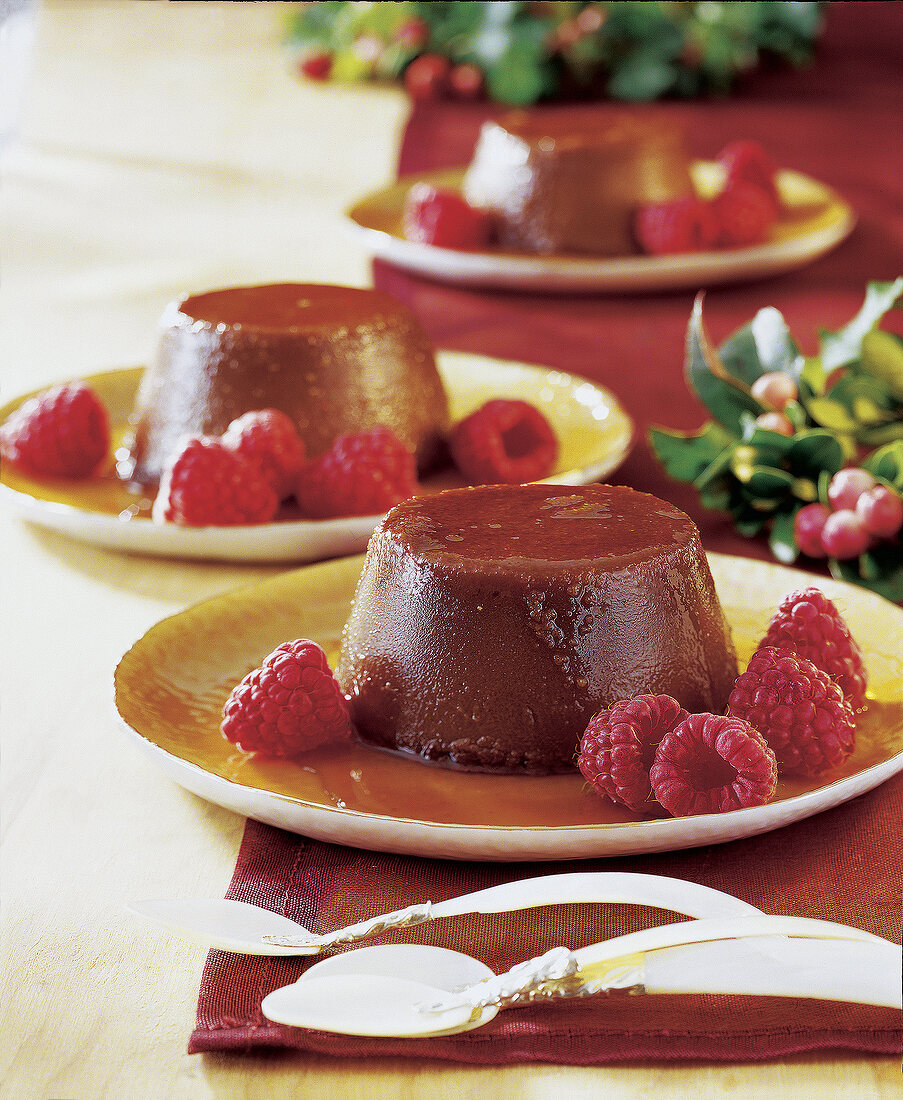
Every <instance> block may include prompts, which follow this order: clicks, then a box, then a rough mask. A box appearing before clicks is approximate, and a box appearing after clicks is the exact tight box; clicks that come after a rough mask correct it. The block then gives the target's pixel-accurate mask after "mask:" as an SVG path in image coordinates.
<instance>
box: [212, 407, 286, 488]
mask: <svg viewBox="0 0 903 1100" xmlns="http://www.w3.org/2000/svg"><path fill="white" fill-rule="evenodd" d="M222 439H223V443H224V444H225V445H226V446H227V447H229V448H230V449H231V450H233V451H235V452H236V453H238V454H240V455H243V456H244V457H245V458H247V459H249V460H250V461H251V462H254V463H256V464H257V466H258V468H259V469H260V471H261V473H262V474H263V475H264V477H265V478H266V479H267V481H269V483H270V484H271V485H272V486H273V490H274V492H275V493H276V496H277V498H278V499H279V500H284V499H285V497H287V496H291V494H292V493H293V492H294V491H295V485H296V484H297V481H298V475H299V474H300V473H301V467H302V466H303V465H304V458H305V454H304V443H303V442H302V440H301V437H300V436H299V435H298V431H297V429H296V428H295V424H294V421H293V420H292V419H291V417H290V416H287V415H286V414H285V413H284V412H281V411H280V410H279V409H255V410H253V411H251V412H246V413H245V414H244V415H243V416H239V417H238V418H237V419H236V420H233V421H232V423H231V424H230V425H229V427H228V428H227V429H226V431H225V433H224V435H223V437H222Z"/></svg>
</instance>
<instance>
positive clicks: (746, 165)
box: [718, 139, 781, 215]
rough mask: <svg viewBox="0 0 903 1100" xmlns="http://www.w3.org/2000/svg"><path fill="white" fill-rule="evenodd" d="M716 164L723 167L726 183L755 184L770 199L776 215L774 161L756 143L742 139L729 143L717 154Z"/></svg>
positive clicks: (776, 198) (778, 204)
mask: <svg viewBox="0 0 903 1100" xmlns="http://www.w3.org/2000/svg"><path fill="white" fill-rule="evenodd" d="M718 162H719V164H721V165H722V166H723V167H724V173H725V182H726V183H735V182H736V181H738V180H741V181H743V182H744V183H752V184H755V186H756V187H758V188H759V189H760V190H761V191H764V192H765V194H766V195H768V197H769V198H770V199H771V202H772V206H773V209H774V212H775V215H777V212H778V211H779V210H780V208H781V199H780V196H779V195H778V189H777V185H776V183H775V174H776V172H777V169H776V168H775V165H774V161H773V160H772V159H771V157H770V156H769V155H768V153H766V152H765V150H764V148H763V147H762V146H761V145H760V144H759V142H758V141H750V140H748V139H743V140H740V141H732V142H730V144H728V145H725V147H724V148H723V149H722V150H721V152H720V153H719V154H718Z"/></svg>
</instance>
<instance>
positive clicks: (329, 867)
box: [189, 3, 903, 1064]
mask: <svg viewBox="0 0 903 1100" xmlns="http://www.w3.org/2000/svg"><path fill="white" fill-rule="evenodd" d="M828 18H829V26H828V31H827V33H826V35H825V37H824V39H823V40H822V42H821V44H820V47H819V51H818V63H817V65H816V66H815V67H814V68H813V69H812V70H810V71H808V72H789V73H788V72H766V73H761V74H758V75H757V76H756V77H755V78H754V80H751V81H750V83H749V85H748V86H747V87H745V88H742V89H740V91H739V92H738V94H737V95H736V96H735V97H732V98H731V99H729V100H725V101H721V102H706V101H697V102H692V103H686V104H684V103H681V104H671V103H669V104H660V105H656V107H655V108H654V109H655V110H657V111H660V112H662V113H663V114H667V115H669V116H670V117H672V118H673V119H674V120H675V122H679V123H680V124H682V125H684V126H685V127H686V130H687V133H688V136H689V139H690V142H691V151H692V152H693V154H694V155H696V156H699V157H711V156H713V155H714V154H716V153H717V152H718V150H719V149H720V148H721V147H722V146H723V145H725V144H726V143H727V142H728V141H729V140H731V139H733V138H737V137H748V138H755V139H757V140H760V141H761V142H762V143H763V144H764V145H765V146H766V148H767V149H768V150H769V151H770V152H771V154H772V156H773V157H774V159H775V160H776V162H777V163H778V164H779V165H781V166H783V167H787V168H793V169H796V170H798V171H801V172H804V173H806V174H808V175H811V176H814V177H815V178H817V179H819V180H822V181H823V182H825V183H828V184H830V185H831V186H833V187H834V188H836V189H837V190H838V191H839V192H840V193H841V194H842V195H843V196H844V197H845V198H846V199H847V201H848V202H850V203H851V204H852V205H853V207H854V208H855V209H856V210H857V212H858V215H859V223H858V225H857V227H856V229H855V231H854V233H853V235H852V236H851V238H850V239H849V240H848V241H847V242H845V243H844V244H843V245H841V246H840V247H839V248H838V249H837V250H836V251H835V252H833V253H832V254H830V255H829V256H827V257H825V258H823V259H821V260H819V261H818V262H817V263H815V264H813V265H811V266H810V267H807V268H804V269H802V270H800V271H798V272H795V273H792V274H788V275H784V276H782V277H780V278H775V279H771V280H768V281H761V282H751V283H748V284H738V285H734V286H729V287H717V288H713V289H712V290H711V291H710V292H709V293H708V296H707V300H706V316H707V323H708V326H709V330H710V333H711V335H712V337H713V339H714V340H715V341H716V342H720V341H721V340H722V339H723V338H725V337H726V336H727V335H728V334H729V333H730V332H732V331H733V330H734V329H735V328H737V327H738V326H739V325H741V324H743V323H744V322H745V321H747V320H749V319H750V318H751V317H752V316H753V315H754V314H755V313H756V311H757V310H758V309H760V308H761V307H763V306H769V305H770V306H776V307H777V308H778V309H780V310H781V312H782V313H783V314H784V316H785V317H786V319H787V321H788V323H789V325H790V328H791V331H792V332H793V333H794V335H795V336H796V337H797V339H798V340H799V341H800V342H801V344H802V345H803V350H804V351H813V350H814V349H815V339H816V332H817V329H818V328H819V327H827V328H833V327H837V326H839V325H841V324H842V323H844V322H845V321H846V320H848V319H849V318H850V317H851V316H852V315H853V314H854V313H855V312H856V310H857V308H858V306H859V304H860V302H861V300H862V296H863V293H864V289H865V284H866V283H867V282H868V281H869V280H872V279H883V280H889V279H892V278H894V277H896V276H897V275H899V274H900V273H901V271H903V148H901V132H900V119H901V118H903V93H901V82H900V74H901V73H903V5H899V4H884V3H878V4H868V5H857V4H842V5H835V6H833V7H831V8H830V9H829V15H828ZM546 109H549V110H553V109H554V108H546ZM585 109H586V110H588V111H596V112H599V113H604V112H606V111H608V110H611V109H613V108H612V107H610V106H609V105H592V106H587V107H586V108H585ZM615 109H616V108H615ZM491 113H492V109H491V108H490V107H488V106H486V105H479V106H462V105H453V104H431V105H421V106H419V107H417V108H416V109H415V110H414V112H413V114H412V117H411V119H410V122H409V125H408V128H407V131H406V134H405V139H404V144H403V148H402V154H401V162H400V167H399V171H400V173H401V174H407V173H411V172H416V171H424V170H428V169H432V168H438V167H444V166H453V165H460V164H464V163H466V161H467V160H468V158H469V155H470V152H471V150H472V148H473V144H474V141H475V139H476V135H477V131H478V129H479V126H480V123H481V122H482V120H483V119H484V118H486V117H488V116H489V115H490V114H491ZM375 283H376V285H377V286H379V287H381V288H382V289H384V290H387V291H388V292H389V293H391V294H393V295H394V296H395V297H397V298H399V299H401V300H402V301H405V302H406V303H408V304H409V305H410V306H411V307H412V308H413V309H414V310H415V312H416V313H417V314H418V315H419V317H420V318H421V320H422V321H423V323H424V324H425V326H426V327H427V329H428V331H429V332H430V334H431V336H432V338H433V340H434V342H435V344H436V345H437V346H438V347H449V348H455V349H460V350H465V351H472V352H477V353H480V354H485V355H492V356H497V357H499V358H505V359H516V360H521V361H523V362H532V363H541V364H546V365H549V366H552V367H557V368H559V369H562V370H567V371H570V372H573V373H576V374H579V375H583V376H585V377H587V378H591V379H593V380H594V381H597V382H600V383H602V384H603V385H605V386H607V387H608V388H609V389H611V390H612V391H613V392H614V393H615V394H616V395H617V396H618V398H619V399H620V400H621V402H622V403H623V405H624V406H625V408H626V409H627V411H628V412H629V413H630V415H631V416H632V417H633V418H634V420H635V421H636V424H637V427H638V443H637V446H636V447H635V449H634V451H633V452H632V454H631V455H630V457H629V458H628V460H627V461H626V462H625V464H624V465H623V466H622V467H621V468H620V470H619V471H618V472H617V474H616V475H615V476H614V477H613V479H612V480H614V481H618V482H621V483H624V484H630V485H632V486H633V487H635V488H637V489H641V490H644V491H647V492H652V493H655V494H657V495H659V496H663V497H667V498H669V499H671V500H673V501H674V502H675V503H677V504H678V505H679V506H680V507H682V508H684V509H685V510H686V511H688V512H689V513H690V514H691V515H692V516H693V518H694V519H695V520H696V521H697V523H699V526H700V529H701V531H702V535H703V541H704V543H705V545H706V547H707V548H708V549H711V550H718V551H721V552H726V553H733V554H740V555H746V556H755V557H767V556H768V552H767V548H766V547H765V545H764V543H762V542H757V541H748V540H744V539H741V538H739V537H738V536H737V535H736V534H734V533H733V531H732V530H731V528H730V526H729V524H728V522H727V521H726V520H725V519H724V518H723V517H720V516H718V515H715V514H713V513H706V512H704V511H702V510H701V509H700V508H699V506H698V503H697V501H696V499H695V494H694V492H693V491H692V490H691V489H689V488H688V487H687V486H683V485H677V484H675V483H674V482H671V481H670V480H669V479H668V478H667V477H666V476H665V475H664V474H663V472H662V471H661V469H660V467H659V466H658V464H657V463H656V462H655V460H654V458H653V457H652V455H651V453H650V451H649V449H648V446H647V445H646V443H645V430H646V428H647V427H648V425H649V424H652V423H660V424H663V425H666V426H669V427H675V428H693V427H696V426H697V425H698V424H700V423H701V422H702V420H703V418H704V412H703V410H702V408H701V406H700V405H699V404H698V403H697V402H696V401H695V400H694V399H693V398H692V397H691V396H690V395H689V393H688V392H687V389H686V386H685V384H684V380H683V374H682V359H683V341H684V332H685V328H686V324H687V319H688V317H689V313H690V308H691V304H692V298H693V292H692V291H686V292H670V293H663V294H654V295H653V294H648V295H629V296H628V295H609V296H588V295H585V296H579V297H577V296H570V297H567V296H553V297H543V296H540V295H536V294H516V293H502V292H483V293H477V292H472V291H468V290H464V289H457V288H451V287H447V286H443V285H441V284H439V283H431V282H428V281H426V280H422V279H417V278H414V277H412V276H409V275H407V274H406V273H404V272H402V271H399V270H396V269H393V268H391V267H389V266H388V265H386V264H382V263H378V264H376V265H375ZM901 811H903V778H901V777H898V778H897V779H895V780H893V781H891V782H889V783H887V784H885V785H884V786H883V787H881V788H879V789H878V790H876V791H873V792H871V793H870V794H867V795H864V796H862V797H860V798H858V799H856V800H854V801H853V802H850V803H848V804H846V805H844V806H841V807H838V808H836V809H834V810H831V811H829V812H827V813H824V814H821V815H819V816H817V817H815V818H812V819H809V820H807V821H803V822H799V823H797V824H795V825H792V826H789V827H787V828H784V829H781V830H779V831H777V832H773V833H769V834H766V835H764V836H761V837H755V838H751V839H748V840H743V841H736V842H733V843H731V844H726V845H720V846H711V847H704V848H699V849H695V850H691V851H687V852H680V853H669V854H663V855H647V856H637V857H630V858H622V859H608V860H599V861H583V862H582V863H580V864H579V867H580V869H585V870H620V871H624V870H627V871H639V872H645V873H649V874H665V875H673V876H677V877H680V878H684V879H688V880H692V881H695V882H700V883H703V884H706V885H709V886H713V887H716V888H718V889H722V890H727V891H729V892H730V893H733V894H735V895H737V896H738V897H741V898H743V899H744V900H745V901H748V902H751V903H752V904H754V905H757V906H759V907H760V908H762V909H764V910H766V911H767V912H771V913H788V914H793V915H796V916H808V917H818V918H822V919H826V920H834V921H840V922H843V923H848V924H851V925H855V926H857V927H859V928H863V929H866V930H868V931H870V932H874V933H876V934H878V935H881V936H885V937H887V938H889V939H895V940H897V941H898V942H899V914H900V883H901V881H903V865H901V864H903V860H901V848H900V843H899V833H900V821H901V816H903V815H901ZM574 866H575V865H574V864H569V863H561V864H532V865H531V864H505V863H492V864H488V863H463V862H462V863H455V862H449V861H441V860H430V859H415V858H409V857H401V856H393V855H384V854H378V853H373V852H366V851H358V850H355V849H349V848H343V847H339V846H335V845H330V844H325V843H321V842H318V841H311V840H308V839H306V838H303V837H296V836H292V835H289V834H287V833H283V832H280V831H279V830H276V829H272V828H269V827H267V826H264V825H260V824H258V823H256V822H249V823H248V825H247V829H246V832H245V837H244V841H243V843H242V847H241V851H240V853H239V858H238V864H237V867H236V871H235V876H234V879H233V882H232V885H231V887H230V890H229V894H228V896H229V897H233V898H238V899H240V900H244V901H251V902H255V903H256V904H259V905H263V906H265V907H267V908H270V909H273V910H274V911H276V912H279V913H284V914H286V915H287V916H289V917H292V918H293V919H297V920H299V921H300V922H301V923H302V924H304V925H306V926H307V927H309V928H311V929H313V930H315V931H328V930H331V929H332V928H335V927H338V926H340V925H342V924H345V923H350V922H351V921H354V920H359V919H363V918H364V917H366V916H370V915H375V914H377V913H380V912H386V911H389V910H393V909H396V908H400V907H402V906H405V905H409V904H412V903H414V902H420V901H425V900H427V899H429V900H432V901H434V902H436V901H440V900H442V899H444V898H446V897H452V896H455V895H457V894H460V893H464V892H466V891H469V890H475V889H479V888H481V887H483V886H487V885H492V884H494V883H496V882H501V881H506V880H509V879H514V878H522V877H527V876H531V875H536V874H546V873H555V872H556V871H558V872H561V871H567V870H573V869H574ZM662 919H664V918H663V916H662V915H661V914H656V913H654V912H652V911H649V910H645V909H641V908H634V907H623V906H622V907H607V906H606V907H601V906H600V907H592V906H568V907H561V908H559V909H544V910H541V911H536V912H534V913H532V914H529V915H528V916H527V917H526V918H523V917H521V918H518V917H516V916H514V915H498V916H491V917H489V916H484V917H473V918H465V919H456V920H455V921H449V922H437V923H436V924H435V925H432V926H426V927H421V928H418V929H414V930H411V931H409V932H406V933H395V934H394V935H393V936H389V937H386V938H385V942H389V941H391V940H392V939H395V940H404V941H406V942H422V943H435V944H439V945H441V946H445V947H450V948H456V949H459V950H465V951H468V952H470V953H472V954H475V955H477V956H479V957H480V958H482V959H483V961H484V962H486V963H487V964H488V965H490V966H491V967H492V968H493V969H495V970H496V971H500V970H503V969H506V968H507V967H509V966H510V965H512V964H514V963H516V962H519V961H521V960H523V959H526V958H528V957H530V956H531V955H534V954H537V953H540V952H542V951H545V950H547V949H548V948H550V947H552V946H556V945H558V944H565V945H566V946H568V947H571V948H576V947H579V946H582V945H584V944H586V943H591V942H594V941H596V940H598V939H602V938H606V937H608V936H611V935H615V934H619V933H622V932H626V931H632V930H634V929H635V928H640V927H644V926H645V925H647V924H649V923H653V922H655V921H661V920H662ZM381 942H382V941H381ZM305 965H309V963H308V964H306V963H304V962H302V961H301V960H285V959H268V960H261V959H251V958H248V957H245V956H234V955H228V954H224V953H221V952H217V951H214V952H211V954H210V956H209V958H208V961H207V965H206V967H205V970H204V976H203V979H202V984H201V991H200V998H199V1003H198V1018H197V1027H196V1030H195V1032H194V1034H193V1036H192V1038H191V1043H190V1047H189V1049H190V1051H192V1052H199V1051H214V1050H219V1051H224V1050H231V1051H236V1050H251V1049H258V1048H262V1047H291V1048H295V1049H299V1050H305V1051H311V1052H319V1053H331V1054H335V1055H345V1056H353V1057H361V1056H368V1057H369V1056H373V1055H396V1056H397V1055H407V1056H418V1057H425V1058H439V1059H449V1060H456V1061H461V1062H471V1063H486V1064H500V1063H506V1062H523V1061H549V1062H558V1063H562V1064H596V1063H598V1064H601V1063H605V1062H612V1061H618V1060H630V1059H721V1060H755V1059H763V1058H768V1057H776V1056H780V1055H790V1054H795V1053H798V1052H802V1051H809V1050H827V1049H847V1050H858V1051H863V1052H871V1053H896V1052H898V1051H899V1050H900V1020H899V1014H898V1013H896V1012H893V1011H890V1010H883V1009H878V1008H870V1007H865V1006H854V1005H841V1004H835V1003H829V1002H819V1001H797V1000H787V999H769V998H761V997H756V998H738V997H710V996H705V997H637V998H619V999H612V1000H608V999H605V998H594V999H591V1000H590V1001H577V1002H565V1003H559V1004H554V1005H545V1006H540V1005H538V1006H533V1007H529V1008H522V1009H517V1010H512V1011H509V1012H504V1013H501V1014H500V1015H499V1017H497V1018H496V1020H494V1021H493V1022H492V1023H491V1024H489V1025H488V1026H487V1027H484V1028H481V1029H479V1030H476V1031H473V1032H469V1033H466V1034H463V1035H459V1036H452V1037H447V1038H436V1039H429V1040H395V1039H356V1038H347V1037H341V1036H336V1035H331V1034H325V1033H317V1032H309V1031H304V1030H299V1029H292V1028H286V1027H281V1026H279V1025H275V1024H271V1023H269V1022H268V1021H267V1020H265V1019H264V1018H263V1016H262V1014H261V1012H260V1002H261V999H262V998H263V997H264V996H265V995H266V994H267V993H268V992H270V991H271V990H272V989H275V988H277V987H278V986H281V985H285V984H287V983H288V982H291V981H294V980H295V979H296V978H297V977H298V976H299V975H300V973H301V972H302V970H303V968H304V966H305Z"/></svg>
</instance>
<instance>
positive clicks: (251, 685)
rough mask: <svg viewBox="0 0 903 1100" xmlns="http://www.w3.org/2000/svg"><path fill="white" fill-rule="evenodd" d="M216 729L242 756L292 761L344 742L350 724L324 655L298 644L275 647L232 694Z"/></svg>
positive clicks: (301, 641)
mask: <svg viewBox="0 0 903 1100" xmlns="http://www.w3.org/2000/svg"><path fill="white" fill-rule="evenodd" d="M220 728H221V729H222V731H223V735H224V736H225V737H226V738H228V740H229V741H232V742H233V743H234V744H236V745H238V747H239V748H240V749H241V750H242V751H243V752H260V753H263V754H265V755H266V756H279V757H294V756H299V755H300V754H301V753H303V752H306V751H308V750H309V749H315V748H317V747H318V746H320V745H325V744H329V743H330V742H333V741H346V740H348V738H350V736H351V719H350V717H349V715H348V704H347V703H346V702H345V697H344V696H343V695H342V692H341V689H340V688H339V685H338V683H337V682H336V679H335V677H334V676H333V674H332V669H331V668H330V667H329V664H328V663H327V660H326V654H325V653H324V652H323V650H322V649H321V648H320V647H319V646H318V645H317V644H316V642H309V641H307V639H305V638H299V639H298V640H297V641H294V642H283V644H282V645H280V646H277V647H276V649H274V650H273V652H272V653H271V654H270V655H269V656H268V657H267V658H266V659H265V660H264V662H263V665H262V666H261V667H260V668H255V669H254V671H253V672H249V673H248V675H247V676H246V677H245V678H244V679H243V680H242V681H241V683H240V684H238V685H237V686H236V687H234V688H233V689H232V693H231V694H230V696H229V699H228V701H227V702H226V705H225V707H223V721H222V725H221V727H220Z"/></svg>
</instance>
